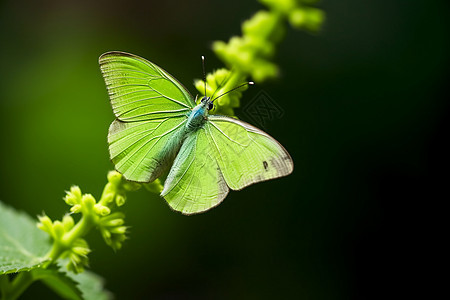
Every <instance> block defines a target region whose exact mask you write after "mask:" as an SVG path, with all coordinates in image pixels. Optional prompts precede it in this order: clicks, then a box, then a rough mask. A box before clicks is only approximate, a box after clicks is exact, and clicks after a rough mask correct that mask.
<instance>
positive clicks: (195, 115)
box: [186, 97, 212, 130]
mask: <svg viewBox="0 0 450 300" xmlns="http://www.w3.org/2000/svg"><path fill="white" fill-rule="evenodd" d="M210 108H212V101H211V100H210V98H209V97H203V98H202V100H201V101H200V104H198V105H197V106H196V107H194V108H193V109H192V111H191V113H190V114H189V117H188V120H187V123H186V127H187V129H189V130H197V129H199V128H201V127H202V126H203V124H205V122H206V120H207V119H208V110H209V109H210Z"/></svg>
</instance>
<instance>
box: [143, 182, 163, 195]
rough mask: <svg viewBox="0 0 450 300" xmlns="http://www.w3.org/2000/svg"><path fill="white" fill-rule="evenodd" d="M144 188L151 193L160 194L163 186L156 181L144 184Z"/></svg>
mask: <svg viewBox="0 0 450 300" xmlns="http://www.w3.org/2000/svg"><path fill="white" fill-rule="evenodd" d="M144 187H145V188H146V189H147V190H148V191H150V192H152V193H157V194H160V193H161V192H162V190H163V189H164V186H163V185H162V184H161V180H159V178H158V179H156V180H155V181H153V182H149V183H144Z"/></svg>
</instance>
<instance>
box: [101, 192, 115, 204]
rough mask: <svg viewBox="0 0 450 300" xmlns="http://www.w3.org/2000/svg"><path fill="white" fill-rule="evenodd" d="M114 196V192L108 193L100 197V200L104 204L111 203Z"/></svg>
mask: <svg viewBox="0 0 450 300" xmlns="http://www.w3.org/2000/svg"><path fill="white" fill-rule="evenodd" d="M115 197H116V194H115V193H108V194H106V195H105V196H103V198H102V202H103V203H105V204H109V203H112V202H113V201H114V198H115Z"/></svg>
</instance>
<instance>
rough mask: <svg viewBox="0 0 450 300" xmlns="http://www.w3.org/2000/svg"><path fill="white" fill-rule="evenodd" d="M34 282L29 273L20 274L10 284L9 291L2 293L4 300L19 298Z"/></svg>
mask: <svg viewBox="0 0 450 300" xmlns="http://www.w3.org/2000/svg"><path fill="white" fill-rule="evenodd" d="M34 280H35V279H34V278H33V276H32V275H31V272H20V273H19V274H18V275H17V277H16V278H15V279H14V280H13V281H12V282H11V285H10V286H9V289H7V290H6V291H4V295H3V296H4V300H14V299H17V298H19V296H20V295H22V293H23V292H24V291H25V290H26V289H27V288H28V287H29V286H30V285H31V284H32V283H33V281H34Z"/></svg>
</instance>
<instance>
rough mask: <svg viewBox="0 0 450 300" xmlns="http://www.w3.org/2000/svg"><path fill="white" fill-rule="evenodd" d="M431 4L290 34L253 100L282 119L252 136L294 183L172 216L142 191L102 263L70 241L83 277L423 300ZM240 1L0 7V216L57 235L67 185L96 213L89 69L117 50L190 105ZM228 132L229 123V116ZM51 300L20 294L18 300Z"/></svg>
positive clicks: (436, 198)
mask: <svg viewBox="0 0 450 300" xmlns="http://www.w3.org/2000/svg"><path fill="white" fill-rule="evenodd" d="M447 3H448V1H446V0H442V1H439V0H438V1H425V0H423V1H406V0H405V1H402V0H367V1H359V0H325V1H323V2H322V3H320V5H319V6H320V7H321V8H323V9H324V10H325V12H326V13H327V22H326V24H325V26H324V29H323V31H322V32H321V33H320V34H319V35H312V34H308V33H305V32H301V31H296V30H293V29H290V30H289V31H288V32H287V35H286V38H285V40H284V41H283V42H282V44H281V45H280V47H279V51H278V53H277V57H276V59H275V61H276V63H277V64H278V65H279V66H280V68H281V70H282V76H281V78H280V79H279V80H276V81H275V82H271V83H267V84H263V85H260V86H258V85H257V86H255V87H253V88H252V89H250V90H249V91H247V92H245V93H244V98H243V99H242V104H243V105H245V104H246V103H247V101H250V100H251V99H252V98H253V97H254V96H255V95H256V94H257V93H258V92H259V91H260V90H261V89H263V90H264V91H265V92H266V93H268V94H269V95H270V97H271V98H272V99H274V101H276V102H277V103H278V104H279V105H280V106H281V107H282V108H283V110H284V111H285V113H284V115H283V116H282V117H281V118H277V119H274V120H271V121H269V122H267V126H266V128H265V129H266V130H267V132H268V133H270V134H271V135H273V136H274V137H276V138H277V140H279V141H280V142H281V143H282V144H283V145H284V146H285V147H286V148H287V149H288V150H289V152H290V153H291V155H292V157H293V159H294V162H295V170H294V173H293V174H292V175H290V176H288V177H286V178H282V179H278V180H273V181H271V182H266V183H261V184H257V185H253V186H251V187H249V188H246V189H245V190H243V191H240V192H231V193H230V195H229V196H228V197H227V199H226V200H225V201H224V202H223V203H222V204H221V205H220V206H219V207H217V208H215V209H213V210H211V211H209V212H207V213H205V214H201V215H197V216H192V217H186V216H182V215H180V214H178V213H175V212H173V211H171V210H170V209H169V207H168V206H167V204H166V203H165V202H164V200H163V199H162V198H160V197H159V196H157V195H155V194H151V193H149V192H146V191H144V190H141V191H138V192H135V193H130V194H129V200H128V202H127V204H126V205H125V207H124V210H125V211H126V215H127V223H128V225H130V226H131V231H130V239H129V240H128V241H127V242H126V243H125V245H124V247H123V249H122V250H120V251H118V252H117V253H114V252H113V251H112V250H111V249H109V248H108V247H107V246H106V245H105V244H104V243H103V241H102V240H101V238H100V235H99V233H98V232H94V233H93V234H91V235H90V236H89V237H88V241H89V243H90V244H91V247H92V248H93V253H92V254H91V255H90V260H91V268H92V270H93V271H95V272H97V273H98V274H100V275H101V276H103V277H104V278H105V279H106V286H107V288H108V289H109V290H111V291H112V292H113V293H114V294H115V295H116V297H117V298H118V299H131V298H135V299H136V298H144V297H150V298H153V299H204V298H209V299H273V298H277V299H291V298H299V299H380V298H381V299H389V298H395V299H398V298H404V297H409V296H413V295H414V296H418V295H419V296H423V297H425V298H428V299H430V298H433V295H434V293H436V289H437V288H438V287H439V286H440V285H441V284H442V283H443V278H442V277H440V276H439V275H438V274H437V273H436V270H439V269H442V268H443V262H442V259H441V258H440V256H439V254H442V253H443V250H442V243H441V242H440V241H441V240H443V239H447V238H448V233H446V234H444V233H441V231H442V228H443V226H444V214H445V211H446V210H444V209H443V208H442V203H445V202H446V201H448V196H447V194H448V192H447V191H448V190H447V186H448V178H449V176H448V168H449V160H448V157H447V154H448V152H449V148H448V146H447V145H446V143H445V142H446V140H447V139H448V134H447V128H448V127H447V125H448V111H449V110H448V106H449V105H448V101H447V100H445V99H446V98H447V94H448V88H447V80H448V79H447V78H448V77H447V75H448V69H447V66H448V62H449V55H448V53H449V50H450V49H449V46H450V44H449V33H450V31H449V5H448V4H447ZM261 8H263V7H262V6H261V5H260V4H259V3H257V2H256V1H254V0H246V1H204V0H202V1H195V2H194V1H174V0H171V1H164V2H162V1H145V2H144V1H143V2H138V1H112V0H109V1H87V0H85V1H50V0H48V1H20V0H19V1H17V0H15V1H12V0H9V1H1V2H0V37H1V42H0V43H1V45H0V59H1V60H0V63H1V64H0V68H1V69H0V115H1V118H0V125H1V126H0V130H1V131H0V137H1V144H0V146H1V149H0V157H1V168H0V170H1V181H0V199H1V201H4V202H6V203H9V204H10V205H13V206H14V207H16V208H18V209H21V210H24V211H26V212H28V213H29V214H31V215H32V216H35V215H37V214H40V213H41V212H42V211H45V212H46V213H47V214H48V215H49V216H50V217H52V218H60V217H62V216H63V214H64V213H65V212H66V211H67V209H68V207H67V206H66V205H65V203H64V202H63V201H62V200H61V199H62V197H63V196H64V190H67V189H68V188H69V187H70V186H71V185H72V184H77V185H80V186H81V189H82V191H84V192H89V193H93V194H94V195H95V196H99V195H100V193H101V190H102V188H103V186H104V184H105V183H106V178H105V176H106V173H107V171H108V170H110V169H112V168H113V166H112V164H111V163H110V161H109V158H108V150H107V143H106V135H107V130H108V126H109V124H110V122H111V121H112V120H113V114H112V111H111V108H110V105H109V103H108V98H107V94H106V89H105V86H104V82H103V79H102V78H101V75H100V71H99V68H98V63H97V59H98V56H99V55H100V54H102V53H103V52H106V51H109V50H122V51H127V52H131V53H135V54H138V55H141V56H143V57H145V58H147V59H149V60H151V61H153V62H155V63H157V64H159V65H160V66H162V67H163V68H165V69H166V70H168V71H169V72H170V73H172V74H173V75H174V76H175V77H176V78H178V79H179V80H180V81H181V82H183V83H184V84H185V85H186V86H187V87H188V89H189V90H190V91H191V92H192V93H195V91H194V88H193V85H192V84H191V83H192V80H193V78H199V77H201V65H200V55H206V56H207V69H208V70H213V69H215V68H219V67H222V64H221V62H220V61H219V60H218V59H217V58H216V57H215V55H214V54H213V53H212V51H211V50H210V44H211V42H212V41H214V40H228V39H229V37H231V36H232V35H240V34H241V32H240V24H241V22H243V21H244V20H246V19H248V18H249V17H250V16H251V15H252V14H253V13H254V12H256V11H257V10H258V9H261ZM238 115H242V111H239V110H238ZM37 295H40V296H41V297H47V298H52V297H56V296H55V295H54V294H52V292H50V291H48V290H47V289H46V288H45V287H43V286H42V285H41V284H39V283H37V284H34V285H33V286H32V287H31V288H30V289H29V291H28V292H27V293H26V294H25V295H24V298H30V299H31V298H36V296H37Z"/></svg>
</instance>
